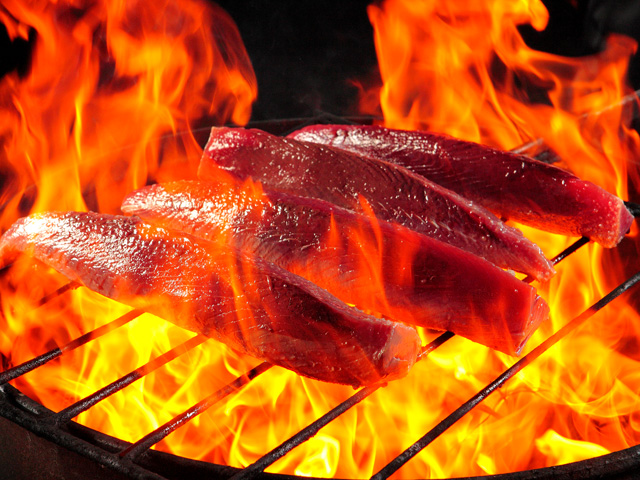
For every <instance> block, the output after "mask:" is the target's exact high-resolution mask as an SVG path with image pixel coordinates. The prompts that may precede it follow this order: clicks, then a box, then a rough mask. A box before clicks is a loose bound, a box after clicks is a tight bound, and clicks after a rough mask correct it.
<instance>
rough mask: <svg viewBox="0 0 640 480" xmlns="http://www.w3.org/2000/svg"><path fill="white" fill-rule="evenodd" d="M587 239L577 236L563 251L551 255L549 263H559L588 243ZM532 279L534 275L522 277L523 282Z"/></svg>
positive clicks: (529, 281) (528, 281) (531, 280)
mask: <svg viewBox="0 0 640 480" xmlns="http://www.w3.org/2000/svg"><path fill="white" fill-rule="evenodd" d="M589 241H590V240H589V238H588V237H581V238H579V239H578V240H576V241H575V242H573V243H572V244H571V245H569V246H568V247H567V248H565V249H564V250H563V251H561V252H560V253H559V254H557V255H556V256H555V257H553V258H552V259H551V263H552V264H553V265H557V264H558V263H560V262H561V261H562V260H564V259H565V258H567V257H568V256H569V255H571V254H572V253H574V252H576V251H578V249H579V248H581V247H583V246H585V245H586V244H587V243H589ZM534 280H535V277H533V276H532V275H527V276H526V277H524V278H523V279H522V281H523V282H525V283H531V282H533V281H534Z"/></svg>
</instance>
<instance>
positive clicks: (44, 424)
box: [0, 115, 640, 480]
mask: <svg viewBox="0 0 640 480" xmlns="http://www.w3.org/2000/svg"><path fill="white" fill-rule="evenodd" d="M337 120H339V121H341V122H345V119H343V118H341V119H336V118H335V117H333V116H330V115H324V116H322V117H316V118H313V119H312V120H311V121H308V123H320V122H322V121H324V122H336V121H337ZM356 120H357V121H358V122H362V121H363V119H362V118H358V119H356ZM282 125H283V126H284V127H288V126H289V125H290V124H289V123H286V122H283V123H282ZM300 126H301V122H298V123H295V124H294V125H293V127H295V128H298V127H300ZM290 128H291V127H290ZM279 133H284V132H279ZM627 207H628V208H629V210H630V211H631V212H632V213H633V214H634V215H635V216H636V217H638V216H639V215H640V207H639V206H637V205H633V204H628V205H627ZM587 243H588V239H586V238H582V239H580V240H578V241H577V242H575V243H574V244H573V245H572V246H570V247H569V248H567V249H566V250H565V251H563V252H561V253H560V254H559V255H557V256H556V257H555V258H554V259H553V262H554V264H555V263H558V262H561V261H562V260H564V259H565V258H566V257H567V256H569V255H571V254H572V253H573V252H575V251H577V250H578V249H579V248H581V247H582V246H584V245H585V244H587ZM525 281H531V279H525ZM638 282H640V273H638V274H636V275H634V276H632V277H630V278H629V279H628V280H626V281H625V282H623V283H622V284H620V285H619V286H618V287H617V288H615V289H614V290H612V291H611V292H609V293H608V294H607V295H605V296H604V297H603V298H602V299H601V300H599V301H598V302H596V303H595V304H593V305H592V306H591V307H590V308H589V309H587V310H586V311H584V312H583V313H582V314H581V315H579V316H578V317H576V318H574V319H573V320H572V321H570V322H569V323H568V324H566V325H565V326H564V327H563V328H562V329H560V330H558V331H557V332H556V333H555V334H553V335H552V336H551V337H549V338H548V339H547V340H546V341H544V342H543V343H542V344H540V345H539V346H538V347H536V348H535V349H533V350H532V351H531V352H530V353H529V354H527V355H526V356H524V357H523V358H521V359H520V360H519V361H518V362H516V363H515V364H514V365H513V366H511V367H510V368H508V369H507V370H505V371H504V372H503V373H502V374H501V375H499V376H498V377H497V378H496V379H495V380H493V381H492V382H490V383H489V384H488V385H486V386H485V387H484V388H483V389H482V390H480V391H479V392H478V393H477V394H476V395H475V396H473V397H472V398H471V399H469V400H468V401H467V402H465V403H463V404H462V405H461V406H460V407H459V408H458V409H457V410H455V411H454V412H453V413H451V414H450V415H449V416H447V417H446V418H445V419H443V420H442V421H441V422H440V423H439V424H437V425H436V426H435V427H434V428H432V429H431V430H430V431H429V432H427V433H426V434H425V435H424V436H423V437H421V438H420V439H418V440H417V441H416V442H415V443H414V444H412V445H411V446H410V447H409V448H407V449H406V450H405V451H404V452H403V453H401V454H400V455H399V456H398V457H396V458H395V459H394V460H392V461H391V462H390V463H389V464H388V465H386V466H385V467H384V468H382V469H381V470H380V471H379V472H378V473H376V474H375V475H374V476H373V477H372V478H374V479H376V480H383V479H386V478H388V477H389V476H390V475H392V474H393V473H394V472H395V471H396V470H398V469H399V468H400V467H401V466H402V465H404V464H405V463H406V462H408V461H409V460H410V459H411V458H413V457H414V456H415V455H416V454H417V453H418V452H420V451H421V450H422V449H424V448H425V447H426V446H428V445H429V444H430V443H431V442H432V441H433V440H435V439H436V438H437V437H438V436H439V435H441V434H442V433H444V432H445V431H446V430H447V429H448V428H449V427H451V426H452V425H453V424H454V423H455V422H457V421H458V420H459V419H460V418H462V417H463V416H464V415H465V414H467V413H468V412H469V411H471V410H472V409H473V408H474V407H475V406H477V405H478V404H479V403H480V402H482V401H483V400H484V399H485V398H486V397H487V396H488V395H490V394H491V393H492V392H493V391H495V390H496V389H497V388H499V387H500V386H502V385H503V384H504V383H505V382H506V381H508V380H509V379H510V378H512V377H513V376H514V375H515V374H516V373H518V372H519V371H521V370H522V369H523V368H525V367H526V366H527V365H529V364H530V363H531V362H533V361H535V359H537V358H538V357H539V356H540V355H542V354H543V353H544V352H545V351H546V350H547V349H548V348H550V347H551V346H552V345H554V344H555V343H557V342H558V341H559V340H561V339H562V338H564V337H565V336H566V335H567V334H568V333H569V332H570V331H572V330H573V329H575V328H576V327H577V326H579V325H580V324H582V323H583V322H585V321H586V320H587V319H588V318H590V317H591V316H592V315H594V314H595V313H596V312H598V311H599V310H601V309H602V308H604V307H605V306H606V305H608V304H609V303H610V302H611V301H613V300H614V299H615V298H617V297H618V296H620V295H621V294H623V293H624V292H626V291H628V290H629V289H631V288H632V287H633V286H634V285H636V284H637V283H638ZM76 287H78V285H76V284H68V285H65V286H63V287H61V288H60V289H58V290H57V291H55V292H53V293H52V294H50V295H48V296H46V297H44V298H43V299H42V301H41V304H44V303H46V302H47V301H50V300H52V299H53V298H56V297H58V296H60V295H64V294H65V293H66V292H68V291H69V290H71V289H73V288H76ZM141 313H142V312H140V311H137V310H132V311H130V312H129V313H127V314H125V315H123V316H121V317H119V318H117V319H115V320H113V321H111V322H110V323H108V324H106V325H104V326H102V327H99V328H97V329H95V330H93V331H91V332H88V333H85V334H84V335H82V336H80V337H78V338H77V339H75V340H72V341H70V342H69V343H67V344H66V345H64V346H62V347H58V348H55V349H53V350H51V351H49V352H47V353H45V354H42V355H40V356H38V357H36V358H34V359H32V360H29V361H27V362H25V363H23V364H21V365H18V366H15V367H13V368H10V369H8V370H6V371H4V372H1V373H0V416H3V417H5V418H7V419H9V420H11V421H12V422H14V423H16V424H18V425H20V426H21V427H23V428H25V429H27V430H28V431H30V432H33V433H35V434H36V435H39V436H41V437H44V438H46V439H48V440H51V441H53V442H55V443H56V444H58V445H61V446H64V447H65V448H67V449H69V450H71V451H73V452H76V453H79V454H81V455H83V456H86V457H88V458H90V459H92V460H94V461H96V462H98V463H99V464H101V465H104V466H106V467H109V468H111V469H113V470H115V471H117V472H120V473H122V474H124V475H126V476H128V477H130V478H145V479H157V480H160V479H164V478H166V477H164V476H162V475H159V474H157V473H154V472H153V471H152V470H150V469H148V468H146V467H145V465H146V464H147V463H148V453H149V449H150V448H151V447H152V446H153V445H155V444H157V443H158V442H160V441H161V440H162V439H164V438H165V437H166V436H167V435H169V434H171V433H172V432H174V431H175V430H176V429H178V428H180V427H181V426H183V425H185V424H186V423H187V422H189V421H191V420H192V419H194V418H195V417H196V416H197V415H199V414H201V413H202V412H204V411H206V410H207V409H208V408H210V407H212V406H213V405H215V404H216V403H218V402H220V401H221V400H222V399H224V398H226V397H228V396H229V395H233V394H234V393H236V392H238V391H239V390H240V389H242V388H243V387H244V386H245V385H247V384H249V383H250V382H251V381H252V380H253V379H254V378H256V377H258V376H259V375H261V374H263V373H265V372H267V371H268V370H269V369H270V367H271V365H269V364H267V363H262V364H260V365H258V366H256V367H254V368H253V369H251V370H249V371H247V372H246V373H245V374H243V375H241V376H239V377H237V378H236V379H235V380H233V381H232V382H230V383H228V384H227V385H225V386H224V387H222V388H221V389H219V390H218V391H216V392H214V393H213V394H211V395H209V396H208V397H206V398H205V399H203V400H202V401H200V402H198V403H196V404H195V405H193V406H192V407H191V408H189V409H187V410H185V411H184V412H183V413H181V414H179V415H177V416H176V417H174V418H173V419H171V420H170V421H169V422H167V423H165V424H164V425H162V426H160V427H159V428H157V429H155V430H154V431H152V432H150V433H148V434H147V435H145V436H144V437H143V438H141V439H140V440H138V441H137V442H135V443H133V444H128V443H126V442H123V441H117V440H116V441H103V442H88V441H87V440H86V436H83V435H81V434H79V432H83V431H85V430H86V429H84V427H80V426H79V425H77V424H75V423H74V422H72V419H73V418H75V417H76V416H77V415H79V414H80V413H81V412H84V411H85V410H87V409H89V408H91V407H93V406H95V405H96V404H98V403H99V402H101V401H102V400H104V399H106V398H108V397H109V396H110V395H112V394H114V393H116V392H118V391H120V390H122V389H123V388H125V387H126V386H128V385H130V384H132V383H133V382H135V381H137V380H140V379H141V378H143V377H144V376H146V375H147V374H149V373H150V372H152V371H154V370H156V369H158V368H161V367H162V366H164V365H166V364H167V363H168V362H170V361H172V360H173V359H175V358H177V357H178V356H181V355H184V354H185V353H187V352H189V351H190V350H191V349H193V348H194V347H196V346H197V345H200V344H202V343H204V342H205V341H208V339H207V338H206V337H204V336H202V335H196V336H194V337H192V338H191V339H189V340H187V341H186V342H184V343H183V344H181V345H179V346H177V347H175V348H173V349H171V350H169V351H167V352H166V353H164V354H162V355H160V356H158V357H157V358H155V359H153V360H151V361H149V362H148V363H147V364H145V365H143V366H141V367H139V368H137V369H135V370H133V371H132V372H130V373H129V374H127V375H125V376H123V377H121V378H119V379H118V380H116V381H114V382H112V383H111V384H109V385H107V386H105V387H103V388H101V389H100V390H98V391H96V392H94V393H93V394H91V395H89V396H87V397H85V398H83V399H81V400H79V401H77V402H76V403H74V404H72V405H70V406H69V407H67V408H65V409H63V410H61V411H59V412H51V411H48V410H47V409H45V408H44V407H41V406H40V407H38V406H34V404H33V402H32V401H30V400H28V399H27V398H26V397H24V396H22V395H21V394H20V393H19V392H18V391H17V390H16V389H15V388H13V387H11V386H10V385H9V384H8V382H10V381H12V380H15V379H17V378H18V377H20V376H22V375H24V374H25V373H27V372H29V371H31V370H34V369H36V368H38V367H40V366H42V365H44V364H45V363H47V362H49V361H51V360H53V359H55V358H57V357H59V356H61V355H63V354H64V353H65V352H68V351H71V350H73V349H75V348H78V347H80V346H81V345H84V344H86V343H88V342H91V341H92V340H94V339H96V338H99V337H101V336H103V335H107V334H109V333H111V332H113V331H115V330H116V329H118V328H119V327H121V326H123V325H125V324H127V323H129V322H130V321H132V320H133V319H135V318H136V317H138V316H139V315H140V314H141ZM453 336H454V334H453V333H451V332H446V333H443V334H442V335H440V336H439V337H437V338H436V339H435V340H433V341H432V342H431V343H429V344H428V345H426V346H425V347H423V350H422V352H421V355H420V360H422V359H424V358H426V357H427V356H428V355H429V354H430V353H431V352H432V351H434V350H435V349H436V348H438V347H439V346H441V345H442V344H444V343H445V342H446V341H448V340H449V339H451V338H452V337H453ZM397 381H402V380H397ZM384 386H385V385H384V384H377V385H371V386H368V387H364V388H362V389H360V390H359V391H357V392H356V393H355V394H354V395H353V396H351V397H350V398H348V399H347V400H346V401H344V402H342V403H341V404H339V405H337V406H336V407H334V408H333V409H331V410H330V411H329V412H327V413H326V414H325V415H323V416H321V417H320V418H318V419H316V420H315V421H314V422H312V423H311V424H309V425H308V426H307V427H305V428H304V429H302V430H301V431H299V432H298V433H296V434H295V435H294V436H292V437H291V438H289V439H288V440H286V441H285V442H283V443H282V444H281V445H280V446H278V447H277V448H275V449H273V450H272V451H271V452H269V453H267V454H265V455H264V456H263V457H262V458H260V459H259V460H257V461H256V462H255V463H254V464H252V465H250V466H248V467H246V468H244V469H241V470H238V469H233V468H230V467H221V468H222V469H223V470H221V471H218V472H217V474H218V475H219V476H223V477H225V478H227V477H231V478H232V480H247V479H251V478H255V477H256V476H261V475H267V474H264V473H263V472H264V469H265V468H267V467H268V466H269V465H271V464H272V463H274V462H275V461H276V460H278V459H279V458H281V457H283V456H285V455H286V454H287V453H288V452H290V451H291V450H292V449H294V448H295V447H297V446H298V445H300V444H302V443H303V442H305V441H307V440H309V439H310V438H311V437H313V436H314V435H316V434H317V433H318V431H319V430H320V429H321V428H323V427H324V426H326V425H327V424H329V423H330V422H332V421H333V420H335V419H336V418H338V417H339V416H340V415H342V414H343V413H344V412H346V411H348V410H349V409H350V408H352V407H354V406H355V405H357V404H358V403H360V402H361V401H363V400H364V399H366V398H367V397H369V396H370V395H372V394H374V393H375V392H376V391H377V390H378V389H380V388H384Z"/></svg>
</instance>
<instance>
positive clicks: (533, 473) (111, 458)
mask: <svg viewBox="0 0 640 480" xmlns="http://www.w3.org/2000/svg"><path fill="white" fill-rule="evenodd" d="M52 413H53V412H51V411H50V410H48V409H47V408H45V407H43V406H42V405H41V404H39V403H38V402H36V401H34V400H32V399H30V398H28V397H26V396H25V395H23V394H22V393H21V392H20V391H18V390H17V389H16V388H14V387H12V386H11V385H4V386H2V387H0V417H3V418H4V419H6V421H7V422H9V424H10V425H16V429H18V430H19V431H20V432H24V433H25V436H28V435H29V434H30V432H31V430H30V429H29V426H28V425H29V424H30V422H39V420H38V417H39V416H48V415H51V414H52ZM30 417H33V418H30ZM68 427H69V428H68V429H67V430H60V429H51V430H50V432H48V433H45V434H42V433H38V432H32V433H34V434H35V435H36V437H35V438H37V437H40V438H42V439H44V440H43V444H44V445H45V447H46V446H48V447H50V448H51V449H55V451H56V452H58V453H57V454H59V453H60V452H62V451H64V452H73V453H76V454H79V455H81V456H83V457H85V458H88V459H89V460H92V461H94V462H96V463H97V464H99V465H103V466H104V467H106V468H107V470H106V472H114V474H113V475H110V474H109V473H106V474H105V475H104V476H102V477H101V478H103V479H107V478H108V479H112V478H113V477H116V475H117V474H118V473H119V474H120V475H121V476H122V477H125V478H129V479H134V480H205V479H206V480H210V479H212V478H214V479H220V480H227V479H230V478H231V477H232V476H233V475H235V474H236V473H238V472H241V471H242V470H241V469H238V468H236V467H229V466H224V465H218V464H214V463H209V462H203V461H199V460H192V459H188V458H184V457H180V456H177V455H174V454H171V453H166V452H160V451H156V450H151V451H148V452H146V453H145V454H144V455H142V456H141V457H140V458H139V459H138V460H137V461H136V463H135V464H123V462H122V460H121V459H119V458H116V457H117V455H116V452H118V451H120V450H122V449H123V448H125V447H126V446H127V445H129V444H128V443H127V442H125V441H123V440H120V439H118V438H115V437H111V436H109V435H106V434H103V433H101V432H98V431H96V430H93V429H91V428H88V427H84V426H82V425H78V424H77V423H75V422H70V424H69V425H68ZM2 428H3V425H2V422H0V430H2ZM61 436H65V437H67V436H71V438H65V439H64V440H62V441H61V440H60V437H61ZM29 438H31V440H30V439H29ZM33 438H34V437H27V440H26V441H28V442H30V443H31V442H33V440H32V439H33ZM10 441H11V442H18V443H20V442H22V439H20V438H17V437H16V436H12V438H11V440H10ZM22 454H23V453H22V452H21V455H22ZM54 455H56V453H54ZM38 456H40V453H39V454H38ZM105 457H106V458H105ZM639 463H640V445H639V446H635V447H630V448H627V449H625V450H620V451H617V452H614V453H610V454H607V455H603V456H600V457H596V458H592V459H589V460H583V461H580V462H574V463H570V464H566V465H560V466H556V467H547V468H540V469H533V470H527V471H523V472H516V473H510V474H500V475H490V476H479V477H465V478H460V479H458V480H601V479H604V478H607V479H608V480H614V479H615V480H632V479H636V478H637V476H638V464H639ZM57 467H58V466H57V465H47V468H48V469H49V471H51V472H52V473H53V474H54V475H55V474H56V473H57V474H58V475H60V476H58V477H52V478H64V477H62V475H64V474H65V473H68V472H66V471H64V470H62V471H56V470H55V469H56V468H57ZM18 473H25V472H22V471H20V472H18ZM26 473H29V472H26ZM15 478H36V477H25V476H22V477H15ZM117 478H118V479H119V478H121V477H120V476H117ZM258 478H260V479H261V480H300V477H296V476H294V475H283V474H275V473H264V472H263V473H261V474H259V476H258ZM310 480H328V479H325V478H322V477H310ZM334 480H339V479H334ZM342 480H345V479H342Z"/></svg>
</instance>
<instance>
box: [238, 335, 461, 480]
mask: <svg viewBox="0 0 640 480" xmlns="http://www.w3.org/2000/svg"><path fill="white" fill-rule="evenodd" d="M453 336H454V334H453V333H451V332H445V333H443V334H442V335H440V336H439V337H437V338H436V339H435V340H433V341H432V342H430V343H429V344H428V345H425V346H424V347H423V349H422V351H421V352H420V356H419V359H422V358H425V357H426V356H427V355H429V353H431V352H432V351H434V350H435V349H436V348H438V347H439V346H440V345H442V344H443V343H445V342H446V341H447V340H449V339H450V338H453ZM385 385H386V383H377V384H375V385H369V386H367V387H364V388H362V389H361V390H359V391H358V392H356V393H355V394H354V395H352V396H351V397H349V398H348V399H347V400H345V401H344V402H342V403H341V404H340V405H338V406H337V407H334V408H333V409H331V410H329V411H328V412H327V413H325V414H324V415H323V416H322V417H320V418H318V419H317V420H316V421H315V422H313V423H311V424H310V425H308V426H307V427H305V428H303V429H302V430H300V431H299V432H298V433H296V434H295V435H294V436H293V437H291V438H289V439H288V440H286V441H285V442H283V443H282V444H281V445H280V446H278V447H276V448H274V449H273V450H271V451H270V452H269V453H267V454H266V455H264V456H263V457H261V458H259V459H258V460H256V462H254V463H253V464H251V465H249V466H248V467H245V468H244V469H243V470H241V471H239V472H238V473H237V474H235V475H234V476H233V477H231V478H230V479H229V480H249V479H251V478H254V477H255V476H256V475H259V474H260V473H261V472H262V471H263V470H264V469H265V468H267V467H268V466H269V465H271V464H272V463H274V462H275V461H276V460H278V459H279V458H281V457H283V456H285V455H286V454H287V453H289V452H290V451H291V450H293V449H294V448H295V447H297V446H298V445H300V444H302V443H304V442H306V441H307V440H309V439H310V438H311V437H313V436H315V435H316V434H317V433H318V432H319V431H320V429H321V428H322V427H324V426H326V425H328V424H329V423H331V422H332V421H333V420H335V419H336V418H338V417H339V416H340V415H342V414H343V413H345V412H346V411H347V410H349V409H350V408H351V407H354V406H356V405H357V404H358V403H360V402H361V401H362V400H364V399H365V398H367V397H368V396H370V395H371V394H372V393H374V392H375V391H377V390H378V389H379V388H380V387H383V386H385Z"/></svg>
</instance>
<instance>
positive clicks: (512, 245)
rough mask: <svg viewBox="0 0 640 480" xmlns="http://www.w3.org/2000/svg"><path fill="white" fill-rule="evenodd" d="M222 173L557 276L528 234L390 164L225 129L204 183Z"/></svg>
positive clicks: (214, 142)
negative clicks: (372, 216) (371, 215)
mask: <svg viewBox="0 0 640 480" xmlns="http://www.w3.org/2000/svg"><path fill="white" fill-rule="evenodd" d="M219 169H222V170H224V171H227V172H229V173H231V174H232V175H234V176H235V177H237V178H240V179H246V178H253V179H254V180H256V181H260V182H262V183H263V184H264V185H265V186H266V188H269V189H273V190H280V191H283V192H287V193H291V194H294V195H301V196H308V197H315V198H319V199H322V200H326V201H329V202H331V203H334V204H335V205H338V206H340V207H343V208H347V209H350V210H354V211H363V210H366V209H367V208H371V209H372V210H373V212H374V214H375V215H376V216H377V217H378V218H380V219H382V220H387V221H395V222H398V223H400V224H402V225H404V226H406V227H408V228H411V229H412V230H415V231H418V232H420V233H423V234H425V235H428V236H431V237H433V238H436V239H438V240H441V241H444V242H446V243H449V244H451V245H454V246H456V247H459V248H462V249H463V250H467V251H469V252H471V253H474V254H476V255H479V256H481V257H483V258H486V259H487V260H489V261H491V262H493V263H494V264H496V265H498V266H500V267H505V268H511V269H513V270H516V271H519V272H524V273H527V274H531V275H533V276H534V277H536V278H538V279H547V278H549V277H550V276H551V275H553V273H554V269H553V267H552V265H551V264H550V262H549V261H548V260H547V259H546V258H545V257H544V255H543V254H542V252H541V251H540V249H539V248H538V247H537V246H536V245H535V244H533V243H532V242H530V241H529V240H527V239H526V238H525V237H524V236H523V235H522V233H521V232H520V231H518V230H516V229H514V228H511V227H508V226H506V225H505V224H504V223H503V222H501V221H500V220H499V219H498V218H497V217H496V216H495V215H493V214H492V213H490V212H488V211H487V210H485V209H484V208H482V207H478V206H476V205H474V204H473V203H472V202H470V201H469V200H466V199H465V198H463V197H461V196H460V195H458V194H456V193H454V192H452V191H450V190H447V189H445V188H443V187H441V186H439V185H436V184H435V183H433V182H431V181H429V180H426V179H424V178H423V177H420V176H419V175H415V174H413V173H411V172H409V171H408V170H407V169H405V168H402V167H398V166H396V165H392V164H390V163H387V162H382V161H380V160H375V159H370V158H365V157H360V156H357V155H354V154H351V153H348V152H343V151H341V150H339V149H334V148H331V147H327V146H324V145H315V144H312V143H306V142H298V141H296V140H293V139H286V138H281V137H277V136H274V135H270V134H268V133H266V132H262V131H260V130H247V129H241V128H226V127H221V128H213V129H212V132H211V136H210V138H209V142H208V143H207V146H206V147H205V151H204V155H203V158H202V161H201V163H200V168H199V170H198V175H199V176H200V178H201V179H216V178H218V177H219V176H220V174H221V173H220V172H219ZM362 199H364V200H365V201H366V202H367V203H368V206H366V207H365V206H364V205H363V202H362Z"/></svg>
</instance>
